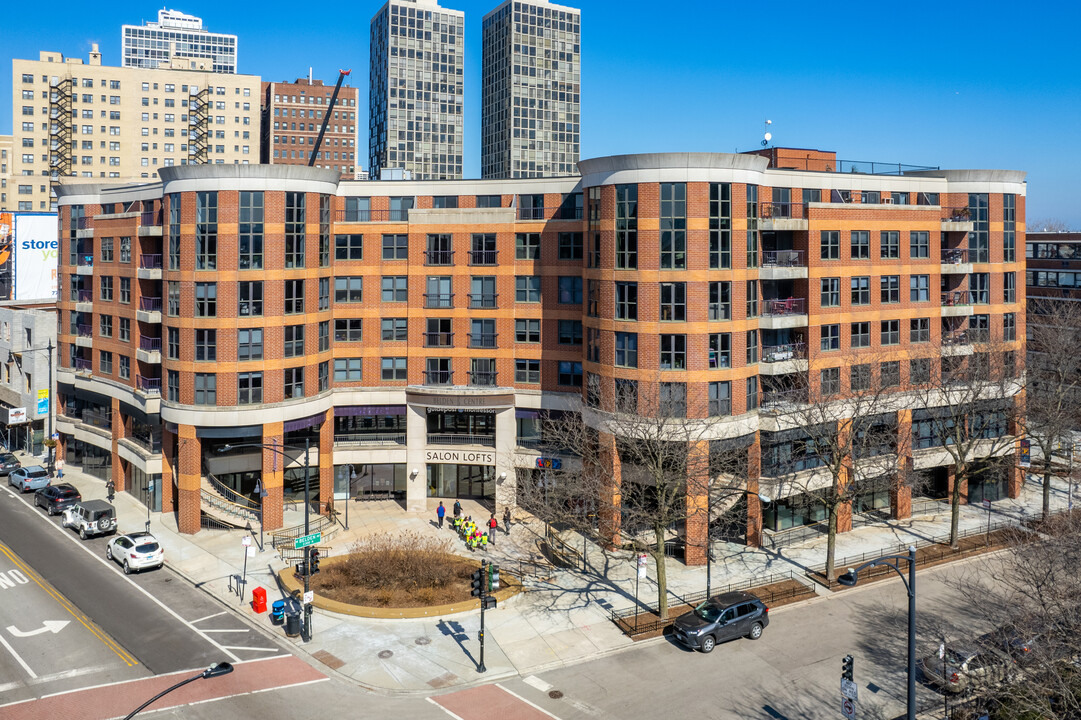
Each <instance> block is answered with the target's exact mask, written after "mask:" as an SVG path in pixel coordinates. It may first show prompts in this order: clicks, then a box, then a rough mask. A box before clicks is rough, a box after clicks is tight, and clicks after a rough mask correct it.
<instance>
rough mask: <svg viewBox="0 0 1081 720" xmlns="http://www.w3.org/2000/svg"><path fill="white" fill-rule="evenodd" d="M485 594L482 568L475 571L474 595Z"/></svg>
mask: <svg viewBox="0 0 1081 720" xmlns="http://www.w3.org/2000/svg"><path fill="white" fill-rule="evenodd" d="M483 594H484V573H483V572H481V571H480V570H474V571H473V590H472V595H473V597H480V596H481V595H483Z"/></svg>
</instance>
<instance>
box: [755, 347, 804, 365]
mask: <svg viewBox="0 0 1081 720" xmlns="http://www.w3.org/2000/svg"><path fill="white" fill-rule="evenodd" d="M806 356H807V346H806V345H804V344H803V343H801V342H795V343H785V344H783V345H763V346H762V362H767V363H771V362H782V361H784V360H802V359H803V358H805V357H806Z"/></svg>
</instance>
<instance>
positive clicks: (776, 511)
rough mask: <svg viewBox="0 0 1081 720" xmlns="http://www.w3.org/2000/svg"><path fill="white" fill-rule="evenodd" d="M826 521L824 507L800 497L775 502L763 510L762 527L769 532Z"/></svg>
mask: <svg viewBox="0 0 1081 720" xmlns="http://www.w3.org/2000/svg"><path fill="white" fill-rule="evenodd" d="M825 519H826V508H825V506H824V505H822V504H821V503H815V502H813V501H811V500H809V499H804V498H799V497H788V498H782V499H779V500H774V501H773V502H771V503H769V504H768V505H766V506H765V507H763V508H762V526H763V527H764V528H766V529H769V530H775V531H776V530H788V529H789V528H794V527H800V526H801V525H813V524H814V523H817V522H823V521H825Z"/></svg>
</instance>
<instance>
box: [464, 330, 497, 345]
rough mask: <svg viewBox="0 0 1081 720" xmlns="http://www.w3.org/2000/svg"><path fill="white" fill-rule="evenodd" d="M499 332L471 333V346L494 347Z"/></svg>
mask: <svg viewBox="0 0 1081 720" xmlns="http://www.w3.org/2000/svg"><path fill="white" fill-rule="evenodd" d="M498 335H499V333H469V347H475V348H494V347H498V346H497V345H496V337H497V336H498Z"/></svg>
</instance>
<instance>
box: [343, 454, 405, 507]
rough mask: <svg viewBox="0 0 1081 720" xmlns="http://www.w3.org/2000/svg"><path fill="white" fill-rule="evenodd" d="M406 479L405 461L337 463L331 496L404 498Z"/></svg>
mask: <svg viewBox="0 0 1081 720" xmlns="http://www.w3.org/2000/svg"><path fill="white" fill-rule="evenodd" d="M407 479H408V478H407V474H406V470H405V463H385V464H371V465H367V464H363V463H354V464H350V465H336V466H335V467H334V499H335V500H345V499H347V498H356V499H357V500H388V499H394V500H403V499H405V486H406V482H407Z"/></svg>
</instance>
